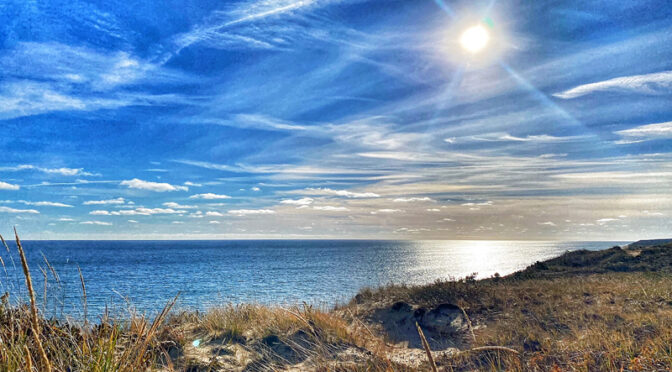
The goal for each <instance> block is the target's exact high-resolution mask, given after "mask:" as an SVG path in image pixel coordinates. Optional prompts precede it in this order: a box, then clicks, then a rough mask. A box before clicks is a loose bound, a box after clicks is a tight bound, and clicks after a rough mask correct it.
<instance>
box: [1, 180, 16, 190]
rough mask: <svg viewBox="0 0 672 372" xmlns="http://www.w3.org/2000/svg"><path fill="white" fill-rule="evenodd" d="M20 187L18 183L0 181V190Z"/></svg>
mask: <svg viewBox="0 0 672 372" xmlns="http://www.w3.org/2000/svg"><path fill="white" fill-rule="evenodd" d="M20 188H21V187H20V186H19V185H12V184H11V183H7V182H2V181H0V190H18V189H20Z"/></svg>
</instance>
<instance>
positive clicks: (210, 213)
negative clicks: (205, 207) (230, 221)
mask: <svg viewBox="0 0 672 372" xmlns="http://www.w3.org/2000/svg"><path fill="white" fill-rule="evenodd" d="M205 215H206V216H209V217H222V216H224V215H223V214H222V213H219V212H213V211H209V212H205Z"/></svg>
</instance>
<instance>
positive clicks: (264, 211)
mask: <svg viewBox="0 0 672 372" xmlns="http://www.w3.org/2000/svg"><path fill="white" fill-rule="evenodd" d="M228 213H229V214H233V215H236V216H247V215H255V214H275V211H274V210H270V209H233V210H230V211H229V212H228Z"/></svg>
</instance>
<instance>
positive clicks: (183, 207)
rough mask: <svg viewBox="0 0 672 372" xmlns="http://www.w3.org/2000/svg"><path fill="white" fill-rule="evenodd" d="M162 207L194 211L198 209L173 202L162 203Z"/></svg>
mask: <svg viewBox="0 0 672 372" xmlns="http://www.w3.org/2000/svg"><path fill="white" fill-rule="evenodd" d="M163 206H164V207H167V208H177V209H196V208H198V207H197V206H195V205H184V204H179V203H175V202H166V203H163Z"/></svg>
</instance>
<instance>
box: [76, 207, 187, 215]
mask: <svg viewBox="0 0 672 372" xmlns="http://www.w3.org/2000/svg"><path fill="white" fill-rule="evenodd" d="M186 212H187V211H183V210H175V209H172V208H143V207H141V208H136V209H124V210H120V211H105V210H96V211H91V212H89V214H90V215H94V216H151V215H153V214H180V213H186Z"/></svg>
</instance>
